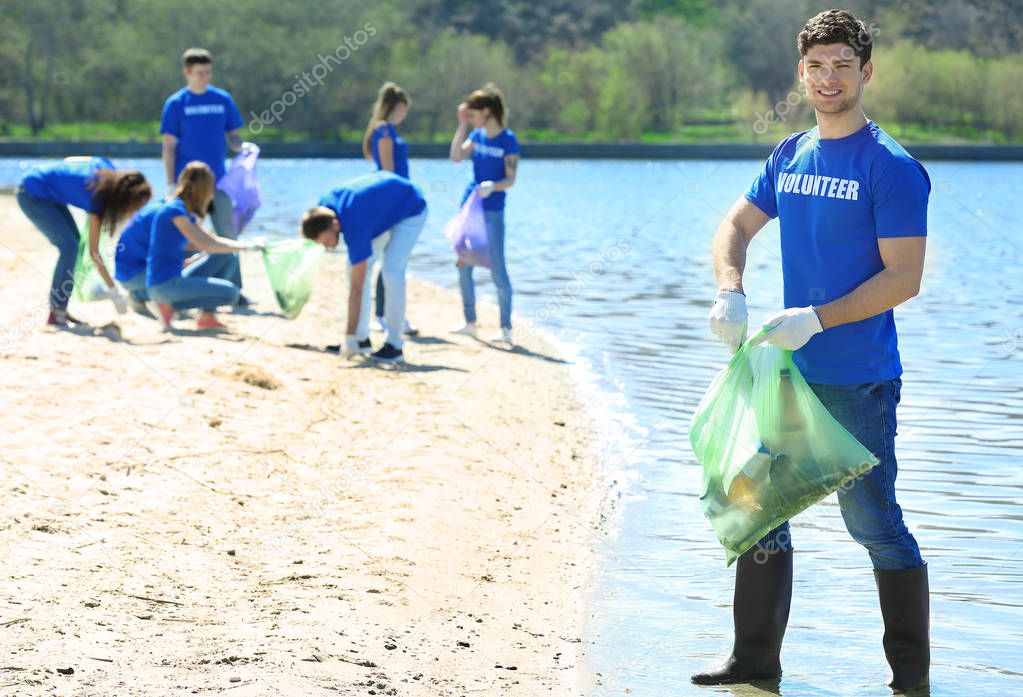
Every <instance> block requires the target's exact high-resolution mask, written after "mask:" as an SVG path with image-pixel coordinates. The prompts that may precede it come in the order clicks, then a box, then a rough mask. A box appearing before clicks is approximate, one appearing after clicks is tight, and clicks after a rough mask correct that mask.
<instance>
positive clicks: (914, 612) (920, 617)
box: [874, 564, 931, 694]
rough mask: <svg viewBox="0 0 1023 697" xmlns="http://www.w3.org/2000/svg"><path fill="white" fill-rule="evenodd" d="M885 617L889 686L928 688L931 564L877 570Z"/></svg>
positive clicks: (915, 691) (898, 689)
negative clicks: (889, 674)
mask: <svg viewBox="0 0 1023 697" xmlns="http://www.w3.org/2000/svg"><path fill="white" fill-rule="evenodd" d="M874 578H875V579H877V594H878V597H879V598H880V599H881V616H882V617H884V639H883V642H884V655H885V656H886V657H887V658H888V665H890V666H891V668H892V681H891V682H890V683H889V684H888V687H890V688H892V689H893V690H895V691H896V692H905V693H907V694H920V693H922V692H926V688H927V684H928V673H929V671H930V668H931V641H930V590H929V587H928V583H927V565H926V564H924V565H922V566H918V567H916V568H915V569H905V570H903V571H875V572H874Z"/></svg>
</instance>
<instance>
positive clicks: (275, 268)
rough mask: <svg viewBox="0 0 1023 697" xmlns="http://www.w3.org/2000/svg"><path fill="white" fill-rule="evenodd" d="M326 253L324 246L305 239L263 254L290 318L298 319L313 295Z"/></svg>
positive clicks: (281, 244)
mask: <svg viewBox="0 0 1023 697" xmlns="http://www.w3.org/2000/svg"><path fill="white" fill-rule="evenodd" d="M324 249H325V248H324V246H323V245H322V244H318V243H316V242H313V241H312V240H305V239H301V240H283V241H281V242H271V243H270V244H268V245H267V246H266V248H265V249H264V250H263V264H264V265H265V266H266V275H267V276H268V277H269V278H270V286H271V287H272V288H273V290H274V295H276V296H277V304H278V305H280V306H281V310H283V311H284V315H285V316H286V317H288V318H290V319H294V318H296V317H298V313H299V312H301V311H302V308H303V307H304V306H305V304H306V302H308V300H309V296H310V295H312V293H313V284H314V283H315V282H316V273H317V272H318V271H319V269H320V261H321V260H322V259H323V252H324Z"/></svg>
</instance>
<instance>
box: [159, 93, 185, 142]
mask: <svg viewBox="0 0 1023 697" xmlns="http://www.w3.org/2000/svg"><path fill="white" fill-rule="evenodd" d="M160 133H166V134H167V135H171V136H174V137H175V138H180V137H181V103H180V102H178V100H176V99H174V98H173V97H169V98H168V99H167V101H166V102H164V103H163V114H162V115H161V116H160Z"/></svg>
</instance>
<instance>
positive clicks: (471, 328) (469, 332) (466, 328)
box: [451, 322, 476, 339]
mask: <svg viewBox="0 0 1023 697" xmlns="http://www.w3.org/2000/svg"><path fill="white" fill-rule="evenodd" d="M451 333H452V334H461V335H462V336H471V337H472V338H474V339H475V338H476V323H475V322H467V323H465V324H464V325H462V326H461V327H459V328H458V329H452V330H451Z"/></svg>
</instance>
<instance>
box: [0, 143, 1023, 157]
mask: <svg viewBox="0 0 1023 697" xmlns="http://www.w3.org/2000/svg"><path fill="white" fill-rule="evenodd" d="M257 140H258V139H257ZM258 145H259V146H260V149H261V152H260V155H261V157H263V158H264V159H284V158H296V159H306V158H316V159H320V158H323V159H346V158H353V159H362V157H363V155H362V144H361V143H356V142H328V141H323V142H319V141H308V142H301V143H281V142H273V141H268V142H260V143H258ZM775 145H776V143H774V142H763V143H638V142H631V143H629V142H627V143H530V142H526V143H524V144H523V155H524V156H525V157H528V158H530V159H540V160H763V159H765V158H766V157H767V156H768V155H770V154H771V151H772V150H773V149H774V146H775ZM905 147H906V149H907V150H908V151H909V153H910V154H911V155H913V156H914V157H916V158H917V159H920V160H928V161H958V162H963V161H974V162H1023V144H1021V145H981V144H972V143H963V144H944V143H930V144H928V143H920V144H910V145H906V146H905ZM83 148H85V149H87V150H88V153H85V152H83ZM448 148H449V146H448V144H446V143H425V142H411V143H410V144H409V155H410V156H411V157H413V158H424V159H447V157H448ZM69 154H89V155H100V156H105V157H130V158H157V159H158V158H159V157H160V154H161V153H160V143H158V142H155V141H154V142H143V141H134V142H132V141H85V140H82V141H70V140H69V141H0V157H33V158H51V157H65V156H67V155H69Z"/></svg>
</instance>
